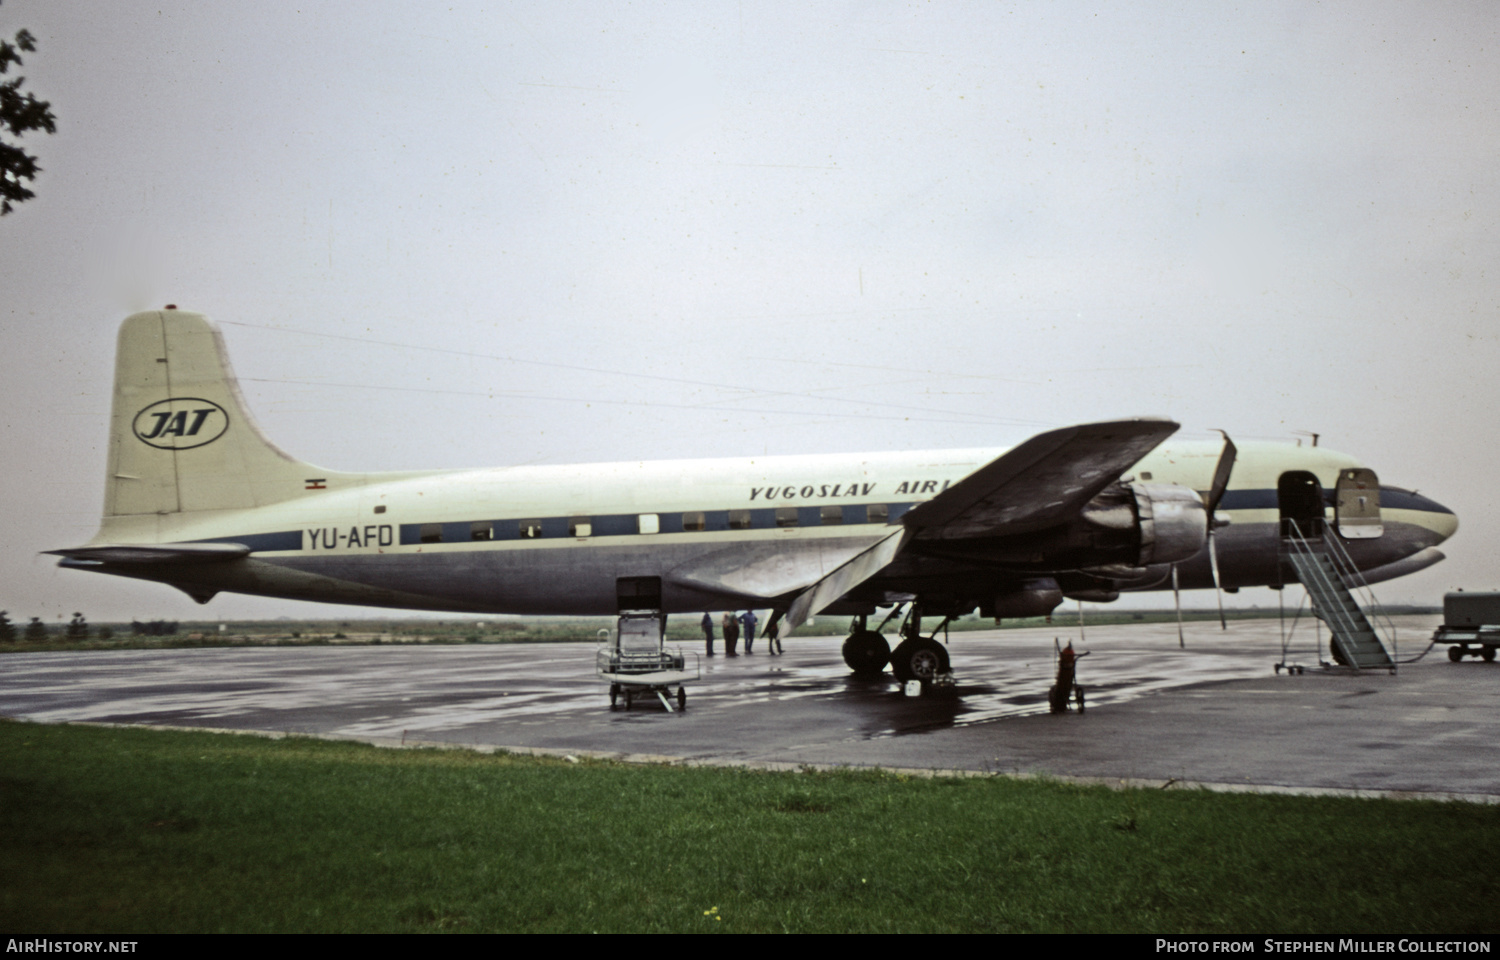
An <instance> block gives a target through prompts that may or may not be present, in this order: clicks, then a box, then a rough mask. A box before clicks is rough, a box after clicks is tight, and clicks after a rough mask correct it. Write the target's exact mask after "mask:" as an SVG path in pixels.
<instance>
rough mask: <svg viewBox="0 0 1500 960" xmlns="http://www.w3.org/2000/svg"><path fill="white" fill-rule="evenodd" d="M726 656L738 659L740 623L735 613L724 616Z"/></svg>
mask: <svg viewBox="0 0 1500 960" xmlns="http://www.w3.org/2000/svg"><path fill="white" fill-rule="evenodd" d="M723 627H724V656H726V657H737V656H739V651H737V650H735V647H736V646H738V645H739V642H740V622H739V621H738V620H736V619H735V618H734V614H733V613H726V614H724V623H723Z"/></svg>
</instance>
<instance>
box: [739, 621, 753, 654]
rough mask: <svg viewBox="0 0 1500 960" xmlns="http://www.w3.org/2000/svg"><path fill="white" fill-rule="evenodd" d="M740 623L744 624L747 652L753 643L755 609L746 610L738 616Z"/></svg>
mask: <svg viewBox="0 0 1500 960" xmlns="http://www.w3.org/2000/svg"><path fill="white" fill-rule="evenodd" d="M740 623H742V624H744V625H745V652H746V653H749V652H750V648H751V647H752V646H754V644H755V611H754V610H746V611H745V612H744V614H743V615H742V616H741V617H740Z"/></svg>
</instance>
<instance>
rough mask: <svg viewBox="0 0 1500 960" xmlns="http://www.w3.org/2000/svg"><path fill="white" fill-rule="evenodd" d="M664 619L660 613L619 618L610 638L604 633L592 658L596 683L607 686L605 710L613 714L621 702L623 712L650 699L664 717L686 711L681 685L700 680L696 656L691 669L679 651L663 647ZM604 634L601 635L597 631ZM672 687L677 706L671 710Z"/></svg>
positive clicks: (685, 697)
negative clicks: (596, 672) (662, 711)
mask: <svg viewBox="0 0 1500 960" xmlns="http://www.w3.org/2000/svg"><path fill="white" fill-rule="evenodd" d="M666 631H667V618H666V617H665V616H663V615H662V614H660V613H649V614H630V613H627V614H622V615H621V616H620V620H619V624H618V626H617V627H616V628H615V631H614V634H613V635H609V634H607V633H606V635H605V637H604V639H603V640H601V642H600V644H599V650H598V652H597V653H596V654H595V656H594V662H595V664H596V666H597V669H598V673H599V679H601V680H604V681H606V682H608V683H609V706H610V709H611V710H613V709H614V708H615V707H616V706H617V705H618V703H619V701H620V700H621V699H623V700H624V701H625V709H626V710H629V709H630V708H631V706H632V704H633V703H634V702H635V701H636V700H638V699H641V698H649V697H650V696H652V695H654V696H655V697H656V698H657V699H658V700H660V701H661V705H662V706H664V707H666V708H667V712H668V713H674V712H676V711H677V710H686V709H687V691H686V690H685V689H684V688H683V684H686V683H691V682H692V681H694V680H697V679H698V678H699V677H700V676H701V668H700V666H699V663H698V657H697V654H694V655H693V668H692V669H691V670H689V669H688V667H687V657H686V656H685V655H684V654H683V653H682V651H681V650H680V649H679V648H676V647H668V646H666V644H665V642H664V641H665V638H666ZM600 632H601V633H605V631H600ZM673 687H676V688H677V691H676V701H677V706H676V707H675V708H674V707H673V706H672V698H673V692H672V688H673Z"/></svg>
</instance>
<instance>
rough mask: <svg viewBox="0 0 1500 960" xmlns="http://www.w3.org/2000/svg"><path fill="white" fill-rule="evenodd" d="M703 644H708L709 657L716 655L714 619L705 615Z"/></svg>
mask: <svg viewBox="0 0 1500 960" xmlns="http://www.w3.org/2000/svg"><path fill="white" fill-rule="evenodd" d="M703 642H704V643H706V644H708V655H709V656H710V657H711V656H713V655H714V618H713V617H710V616H709V615H708V614H707V613H705V614H703Z"/></svg>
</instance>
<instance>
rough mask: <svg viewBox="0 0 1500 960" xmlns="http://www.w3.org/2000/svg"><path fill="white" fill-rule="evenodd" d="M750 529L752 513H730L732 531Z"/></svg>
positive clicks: (740, 511)
mask: <svg viewBox="0 0 1500 960" xmlns="http://www.w3.org/2000/svg"><path fill="white" fill-rule="evenodd" d="M750 527H751V520H750V511H749V510H731V511H729V529H731V530H749V529H750Z"/></svg>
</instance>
